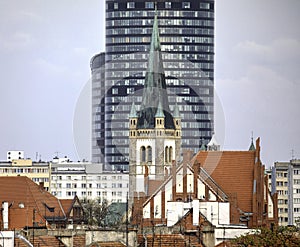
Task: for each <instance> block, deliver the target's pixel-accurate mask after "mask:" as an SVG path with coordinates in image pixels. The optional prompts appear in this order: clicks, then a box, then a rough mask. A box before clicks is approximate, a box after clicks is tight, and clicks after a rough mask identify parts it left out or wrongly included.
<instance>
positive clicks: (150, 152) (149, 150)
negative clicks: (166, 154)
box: [147, 146, 152, 162]
mask: <svg viewBox="0 0 300 247" xmlns="http://www.w3.org/2000/svg"><path fill="white" fill-rule="evenodd" d="M147 161H148V162H150V161H152V147H151V146H148V147H147Z"/></svg>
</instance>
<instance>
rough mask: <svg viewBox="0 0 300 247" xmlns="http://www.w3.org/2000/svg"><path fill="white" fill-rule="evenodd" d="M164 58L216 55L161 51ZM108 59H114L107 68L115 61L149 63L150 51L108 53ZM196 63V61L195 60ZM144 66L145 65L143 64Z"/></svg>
mask: <svg viewBox="0 0 300 247" xmlns="http://www.w3.org/2000/svg"><path fill="white" fill-rule="evenodd" d="M173 47H176V45H173ZM161 55H162V58H163V60H164V62H171V61H174V60H175V61H177V62H182V61H183V60H184V61H186V60H193V61H194V60H202V61H213V59H214V55H213V54H209V53H198V54H186V53H183V54H182V53H179V54H178V53H170V52H161ZM107 58H108V60H110V61H112V62H110V63H109V64H107V69H109V68H110V67H113V66H112V65H111V64H114V63H120V64H124V63H132V62H137V61H139V63H145V64H147V61H148V58H149V53H148V52H147V53H142V52H139V53H131V54H124V55H121V56H120V55H119V54H118V55H113V54H110V55H107ZM194 63H195V61H194ZM143 67H144V66H143ZM93 87H101V85H100V82H99V83H94V84H93Z"/></svg>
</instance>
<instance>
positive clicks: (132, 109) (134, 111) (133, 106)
mask: <svg viewBox="0 0 300 247" xmlns="http://www.w3.org/2000/svg"><path fill="white" fill-rule="evenodd" d="M129 117H130V118H137V117H138V115H137V112H136V108H135V104H134V102H132V105H131V110H130V113H129Z"/></svg>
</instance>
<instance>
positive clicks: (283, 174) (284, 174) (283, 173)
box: [276, 172, 287, 178]
mask: <svg viewBox="0 0 300 247" xmlns="http://www.w3.org/2000/svg"><path fill="white" fill-rule="evenodd" d="M276 175H277V177H278V178H282V177H285V178H286V177H287V173H286V172H277V174H276Z"/></svg>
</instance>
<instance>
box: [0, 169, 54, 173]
mask: <svg viewBox="0 0 300 247" xmlns="http://www.w3.org/2000/svg"><path fill="white" fill-rule="evenodd" d="M48 172H49V169H48V168H0V173H48Z"/></svg>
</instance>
